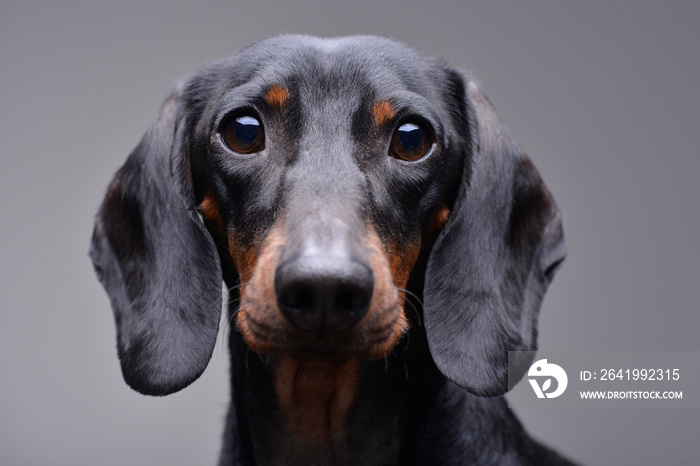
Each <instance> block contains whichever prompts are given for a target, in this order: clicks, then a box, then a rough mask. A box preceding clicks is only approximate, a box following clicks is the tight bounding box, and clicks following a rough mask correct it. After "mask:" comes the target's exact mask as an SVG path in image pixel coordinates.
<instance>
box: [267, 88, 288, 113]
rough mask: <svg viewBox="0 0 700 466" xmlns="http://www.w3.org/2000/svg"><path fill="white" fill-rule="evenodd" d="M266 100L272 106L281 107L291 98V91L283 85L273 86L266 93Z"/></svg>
mask: <svg viewBox="0 0 700 466" xmlns="http://www.w3.org/2000/svg"><path fill="white" fill-rule="evenodd" d="M264 99H265V102H267V105H269V106H270V107H272V108H277V109H281V108H282V107H284V106H285V105H286V104H287V100H288V99H289V91H288V90H287V88H285V87H282V86H272V87H270V89H268V90H267V93H265V97H264Z"/></svg>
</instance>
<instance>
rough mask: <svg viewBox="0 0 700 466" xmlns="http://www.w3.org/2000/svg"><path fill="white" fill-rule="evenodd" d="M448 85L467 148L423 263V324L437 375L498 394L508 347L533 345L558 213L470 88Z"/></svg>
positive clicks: (555, 245) (559, 248) (560, 241)
mask: <svg viewBox="0 0 700 466" xmlns="http://www.w3.org/2000/svg"><path fill="white" fill-rule="evenodd" d="M458 79H461V78H458ZM458 87H461V88H462V89H464V88H465V87H466V89H465V94H466V97H465V98H466V111H467V121H468V122H469V125H470V128H465V129H464V131H465V132H466V131H468V133H465V134H469V137H470V139H471V154H468V157H467V158H468V161H467V165H468V166H467V167H465V170H464V174H463V179H462V183H461V186H460V188H459V193H458V198H457V201H456V203H455V206H454V209H453V211H452V214H451V215H450V218H449V220H448V222H447V224H446V225H445V227H444V229H443V231H442V232H441V233H440V235H439V236H438V239H437V240H436V243H435V245H434V247H433V250H432V251H431V254H430V257H429V259H428V265H427V270H426V278H425V288H424V295H423V298H424V313H425V316H424V319H425V329H426V333H427V337H428V344H429V347H430V352H431V354H432V356H433V359H434V360H435V363H436V364H437V367H438V368H439V369H440V371H441V372H442V373H443V374H444V375H445V376H447V377H448V378H449V379H451V380H452V381H454V382H455V383H456V384H457V385H459V386H461V387H463V388H464V389H466V390H468V391H469V392H471V393H474V394H476V395H480V396H498V395H502V394H504V393H505V392H506V391H507V390H508V380H507V376H508V351H520V350H534V349H536V344H537V343H536V340H537V328H536V325H537V318H538V314H539V308H540V304H541V302H542V298H543V296H544V293H545V290H546V288H547V286H548V285H549V283H550V281H551V280H552V277H553V274H554V271H555V270H556V268H557V267H558V265H559V264H560V263H561V262H562V260H563V259H564V256H565V254H566V251H565V246H564V236H563V230H562V223H561V216H560V213H559V210H558V209H557V206H556V205H555V203H554V200H553V199H552V196H551V194H550V193H549V191H548V190H547V188H546V187H545V185H544V183H543V182H542V180H541V178H540V176H539V174H538V173H537V171H536V170H535V168H534V166H533V165H532V163H531V162H530V160H529V159H528V158H527V156H526V155H525V153H524V152H523V151H522V150H521V149H520V148H519V147H518V146H517V145H516V144H515V142H514V141H513V139H512V138H511V136H510V134H509V132H508V130H507V129H506V128H505V127H504V126H503V125H502V124H501V121H500V119H499V117H498V115H497V114H496V111H495V109H494V108H493V106H492V105H491V103H490V102H489V101H488V99H487V98H486V96H485V95H484V94H483V93H482V92H481V90H480V89H479V88H478V87H477V85H476V84H475V83H473V82H467V83H466V86H464V85H462V86H458ZM511 382H512V381H511ZM511 386H512V383H511Z"/></svg>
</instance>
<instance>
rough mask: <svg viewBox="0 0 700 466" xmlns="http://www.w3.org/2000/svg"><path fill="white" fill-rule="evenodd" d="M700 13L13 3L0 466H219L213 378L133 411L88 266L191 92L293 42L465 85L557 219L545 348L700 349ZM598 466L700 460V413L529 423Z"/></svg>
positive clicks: (551, 414) (218, 365)
mask: <svg viewBox="0 0 700 466" xmlns="http://www.w3.org/2000/svg"><path fill="white" fill-rule="evenodd" d="M698 20H700V2H691V1H688V2H673V1H670V2H668V1H667V2H652V1H628V2H610V1H590V0H587V1H585V2H563V1H552V2H537V3H530V2H512V3H501V2H497V1H490V2H489V1H483V2H462V1H458V0H454V1H441V0H428V1H423V2H417V1H400V0H396V1H393V2H377V1H373V0H354V1H346V2H343V3H337V4H331V3H328V2H324V1H321V0H307V1H303V2H291V1H282V0H280V1H276V2H265V1H261V0H247V1H245V2H239V3H238V4H235V5H234V4H233V3H232V2H226V1H223V0H221V1H198V2H185V1H144V0H121V1H118V2H117V1H111V2H102V1H95V0H89V1H87V0H86V1H55V0H54V1H45V2H39V1H26V0H23V1H19V0H17V1H9V2H8V1H7V0H3V2H2V3H0V156H1V157H2V159H1V160H2V164H1V165H0V167H1V168H0V190H1V193H2V196H1V197H0V199H2V202H1V203H0V218H2V229H1V230H0V274H1V275H0V464H2V465H12V466H14V465H48V464H52V465H95V464H99V465H117V464H133V465H153V464H157V465H160V464H172V465H187V464H197V465H206V464H215V462H216V457H217V455H218V450H219V438H220V433H221V430H222V422H223V413H224V408H225V406H226V404H227V367H226V366H227V359H226V356H225V351H224V345H223V344H222V343H221V342H219V343H218V344H217V348H216V351H215V355H214V358H213V360H212V362H211V364H210V367H209V368H208V370H207V371H206V372H205V374H204V376H203V377H202V378H201V379H200V380H198V381H197V382H196V383H194V384H193V385H192V386H191V387H189V388H187V389H186V390H184V391H182V392H181V393H178V394H175V395H172V396H170V397H167V398H163V399H156V398H149V397H144V396H141V395H139V394H137V393H135V392H132V391H131V390H130V389H129V388H128V387H127V386H126V385H125V384H124V382H123V381H122V379H121V374H120V372H119V367H118V363H117V357H116V351H115V341H114V327H113V322H112V316H111V312H110V310H109V305H108V301H107V298H106V296H105V294H104V293H103V291H102V289H101V288H100V287H99V285H98V283H97V281H96V279H95V278H94V276H93V273H92V269H91V266H90V264H89V262H88V259H87V257H86V252H87V247H88V243H89V236H90V233H91V228H92V217H93V215H94V212H95V211H96V208H97V206H98V203H99V201H100V200H101V198H102V196H103V194H104V191H105V187H106V185H107V183H108V182H109V180H110V179H111V176H112V174H113V173H114V171H115V170H116V169H117V168H118V166H119V165H120V164H121V163H122V162H123V161H124V159H125V157H126V155H127V154H128V152H129V151H130V150H131V149H132V148H133V147H134V146H135V144H136V143H137V142H138V140H139V138H140V137H141V135H142V134H143V132H144V131H145V129H146V128H147V126H148V124H149V123H150V121H151V119H152V118H153V116H154V115H155V113H156V111H157V109H158V106H159V104H160V102H161V100H162V98H163V97H164V96H165V95H166V93H167V91H168V89H169V87H170V86H171V85H172V84H173V83H174V82H175V81H176V80H177V78H178V77H180V76H182V75H184V74H186V73H188V72H190V71H193V70H194V69H196V68H197V67H199V66H200V65H202V64H204V63H206V62H210V61H213V60H215V59H218V58H221V57H224V56H227V55H230V54H231V53H233V52H235V51H237V50H238V49H240V48H241V47H243V46H245V45H247V44H249V43H250V42H252V41H254V40H257V39H260V38H262V37H265V36H269V35H276V34H279V33H283V32H301V33H310V34H317V35H343V34H352V33H372V34H380V35H386V36H389V37H393V38H395V39H398V40H400V41H403V42H406V43H408V44H409V45H411V46H412V47H414V48H416V49H417V50H418V51H420V52H421V53H423V54H426V55H433V56H436V55H437V56H444V57H447V58H449V60H450V62H451V63H452V64H454V65H456V66H459V67H463V68H468V69H471V70H473V71H474V72H475V73H476V75H477V76H478V77H479V78H480V80H481V81H482V82H483V83H484V88H485V89H486V91H487V93H488V94H489V96H490V97H491V99H492V100H493V102H494V103H495V105H496V107H497V108H498V109H499V111H500V113H501V116H502V117H503V119H504V120H505V122H506V123H507V124H508V125H509V126H510V128H511V129H512V131H513V133H514V134H515V135H516V137H517V138H518V140H519V142H520V143H521V144H522V145H523V146H524V147H525V148H526V150H527V151H528V152H529V153H530V155H531V157H532V158H533V160H534V161H535V164H536V165H537V166H538V167H539V169H540V171H541V172H542V174H543V176H544V178H545V180H546V181H547V183H548V185H549V187H550V188H551V190H552V191H553V193H554V195H555V198H556V199H557V201H558V203H559V204H560V206H561V208H562V210H563V212H564V214H565V227H566V233H567V235H568V244H569V250H570V254H569V257H568V260H567V262H566V264H565V266H564V268H563V269H562V271H561V272H560V273H559V275H558V276H557V278H556V280H555V282H554V284H553V286H552V288H551V289H550V292H549V294H548V296H547V299H546V300H545V304H544V307H543V310H542V319H541V325H540V334H541V338H540V345H541V347H542V348H546V349H552V350H555V349H570V350H592V349H596V350H698V349H700V348H699V346H700V345H699V343H698V340H697V336H696V335H697V329H698V326H699V324H700V317H699V315H698V305H697V300H698V298H697V296H698V287H699V285H700V280H699V278H700V274H699V272H698V270H699V268H698V264H699V262H700V261H699V259H700V248H698V246H697V240H698V237H699V236H700V229H699V225H700V221H699V220H698V214H699V213H700V211H699V207H698V194H699V190H698V187H697V185H696V178H697V176H698V174H699V173H700V157H698V149H699V143H698V141H699V139H698V133H699V132H700V125H699V122H700V118H699V109H700V92H699V91H698V86H699V85H700V78H699V77H698V74H699V73H698V72H699V71H700V65H699V59H698V58H699V57H700V54H699V53H698V48H699V47H698V44H700V27H698ZM520 415H521V417H522V419H523V421H524V423H525V424H526V425H527V427H528V428H529V429H530V431H531V432H532V433H533V435H535V436H536V437H538V438H541V439H544V440H545V441H546V442H547V443H549V444H550V445H555V446H556V447H557V448H558V449H560V450H561V451H562V452H564V453H566V454H567V455H569V456H570V457H572V458H574V459H577V460H579V461H582V462H584V463H587V464H697V463H698V461H699V460H700V442H698V441H697V432H698V431H700V412H699V411H697V410H680V409H646V410H625V409H617V410H603V409H591V410H568V411H567V410H549V409H539V410H521V411H520Z"/></svg>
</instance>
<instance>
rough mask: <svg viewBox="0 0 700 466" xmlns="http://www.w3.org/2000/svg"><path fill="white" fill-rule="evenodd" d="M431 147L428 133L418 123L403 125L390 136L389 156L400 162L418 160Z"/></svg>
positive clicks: (431, 143)
mask: <svg viewBox="0 0 700 466" xmlns="http://www.w3.org/2000/svg"><path fill="white" fill-rule="evenodd" d="M432 145H433V141H432V137H431V135H430V131H428V130H427V129H426V128H425V127H424V126H423V125H422V124H420V123H412V122H408V123H403V124H402V125H401V126H399V127H398V128H397V129H396V131H394V134H393V135H392V136H391V145H390V146H389V154H390V155H391V156H392V157H396V158H398V159H401V160H407V161H409V162H410V161H413V160H418V159H419V158H421V157H423V156H424V155H425V154H427V153H428V151H429V150H430V147H431V146H432Z"/></svg>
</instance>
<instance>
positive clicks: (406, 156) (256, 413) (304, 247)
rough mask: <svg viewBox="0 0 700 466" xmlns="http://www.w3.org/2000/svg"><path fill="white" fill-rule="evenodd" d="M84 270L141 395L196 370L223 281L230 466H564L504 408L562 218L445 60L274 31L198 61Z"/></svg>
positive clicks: (139, 151)
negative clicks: (109, 314) (220, 56)
mask: <svg viewBox="0 0 700 466" xmlns="http://www.w3.org/2000/svg"><path fill="white" fill-rule="evenodd" d="M90 256H91V258H92V261H93V263H94V267H95V270H96V273H97V275H98V277H99V279H100V281H101V283H102V285H103V286H104V288H105V289H106V291H107V294H108V295H109V298H110V301H111V306H112V309H113V311H114V317H115V322H116V328H117V348H118V354H119V359H120V362H121V368H122V372H123V375H124V379H125V381H126V382H127V383H128V384H129V385H130V386H131V387H132V388H134V389H135V390H137V391H139V392H141V393H143V394H147V395H159V396H160V395H167V394H170V393H173V392H176V391H178V390H181V389H182V388H184V387H186V386H188V385H189V384H191V383H192V382H193V381H194V380H196V379H197V378H198V377H199V376H200V375H201V373H202V372H203V371H204V369H205V367H206V366H207V363H208V361H209V359H210V357H211V354H212V351H213V348H214V345H215V341H216V337H217V333H218V328H219V323H220V320H221V319H220V317H221V312H222V299H224V298H222V294H223V293H222V284H223V285H224V286H225V287H226V288H227V289H228V295H227V296H228V298H227V302H225V303H224V304H225V305H226V306H227V309H228V321H227V322H228V324H229V325H231V327H232V331H231V332H230V334H229V349H230V353H231V404H230V408H229V411H228V414H227V416H226V427H225V433H224V442H223V448H222V453H221V459H220V463H219V464H220V465H221V466H224V465H227V466H228V465H366V466H371V465H399V464H400V465H423V466H425V465H441V466H445V465H466V464H470V465H472V464H473V465H537V466H544V465H564V464H571V463H569V462H568V461H567V460H566V459H564V458H562V457H561V456H559V454H557V453H555V452H554V451H553V450H550V449H549V448H547V447H545V446H543V445H541V444H540V443H538V442H537V441H535V440H533V439H532V438H530V437H529V436H528V434H527V433H526V431H525V430H524V428H523V427H522V426H521V424H520V423H519V421H518V420H517V418H516V417H515V415H514V414H513V413H512V412H511V411H510V409H509V408H508V405H507V403H506V401H505V400H504V399H503V398H502V397H501V396H502V395H503V394H504V393H505V392H506V391H507V389H508V380H507V379H508V364H507V361H508V352H509V351H519V350H534V349H535V348H536V338H537V329H536V324H537V319H538V314H539V308H540V304H541V301H542V298H543V295H544V293H545V290H546V289H547V287H548V285H549V283H550V282H551V280H552V278H553V275H554V273H555V271H556V270H557V268H558V267H559V265H560V264H561V262H562V261H563V259H564V256H565V246H564V235H563V230H562V221H561V215H560V212H559V209H558V208H557V206H556V204H555V202H554V200H553V198H552V196H551V194H550V192H549V191H548V189H547V188H546V187H545V185H544V183H543V181H542V179H541V178H540V176H539V175H538V172H537V170H536V169H535V167H534V166H533V164H532V163H531V161H530V160H529V158H528V157H527V156H526V154H525V153H524V152H523V151H522V149H521V148H520V147H519V146H518V145H517V144H516V143H515V142H514V140H513V138H512V137H511V135H510V133H509V131H508V130H507V129H506V128H505V127H504V126H503V124H502V123H501V121H500V119H499V116H498V115H497V113H496V111H495V110H494V108H493V106H492V105H491V103H490V102H489V100H488V99H487V98H486V97H485V95H484V93H483V92H482V91H481V89H480V87H479V85H478V84H477V83H476V82H475V80H474V79H473V78H472V77H471V76H470V75H469V74H466V73H463V72H460V71H457V70H455V69H453V68H451V67H449V66H448V65H447V64H446V63H445V62H444V61H441V60H434V59H428V58H424V57H421V56H419V55H417V54H416V53H415V52H413V51H412V50H410V49H409V48H407V47H405V46H404V45H402V44H399V43H396V42H394V41H391V40H389V39H383V38H378V37H366V36H357V37H348V38H335V39H318V38H313V37H307V36H281V37H276V38H271V39H266V40H263V41H260V42H258V43H255V44H254V45H252V46H249V47H248V48H245V49H243V50H242V51H241V52H239V53H238V54H236V55H234V56H233V57H231V58H229V59H225V60H222V61H219V62H216V63H214V64H211V65H210V66H207V67H205V68H203V69H202V70H200V71H199V72H197V73H195V74H193V75H191V76H189V77H188V78H186V79H184V80H183V81H182V82H181V83H179V84H178V85H177V86H175V88H174V89H173V91H172V92H171V94H170V95H169V96H168V97H167V98H166V100H165V102H164V103H163V106H162V108H161V109H160V113H159V114H158V116H157V118H156V120H155V121H154V123H153V124H152V126H151V127H150V129H148V131H147V132H146V134H145V136H144V137H143V139H142V140H141V142H140V143H139V144H138V146H137V147H136V148H135V149H134V151H133V152H132V153H131V155H130V156H129V158H128V159H127V161H126V163H125V164H124V165H123V166H122V167H121V169H120V170H119V171H118V172H117V173H116V175H115V177H114V180H113V181H112V183H111V185H110V186H109V188H108V190H107V194H106V196H105V198H104V201H103V203H102V205H101V207H100V209H99V212H98V214H97V216H96V222H95V229H94V233H93V238H92V244H91V250H90ZM223 295H224V296H226V294H223Z"/></svg>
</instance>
